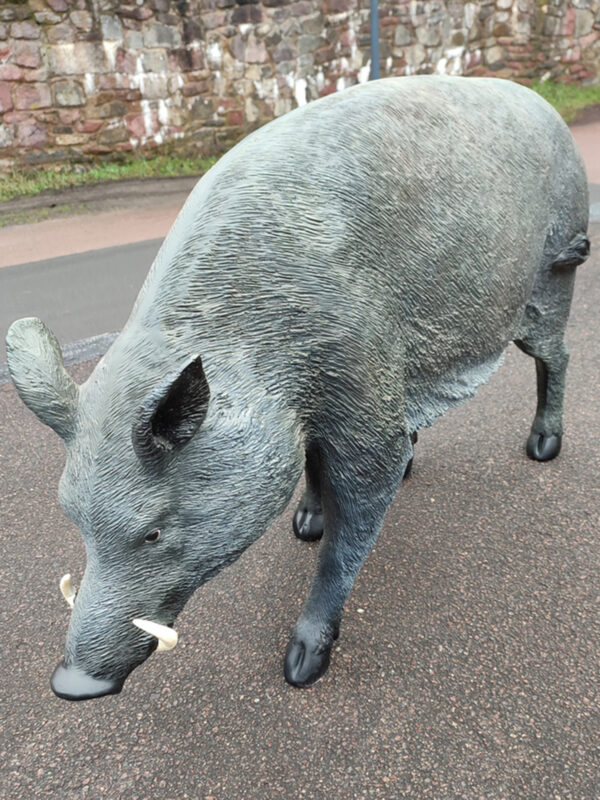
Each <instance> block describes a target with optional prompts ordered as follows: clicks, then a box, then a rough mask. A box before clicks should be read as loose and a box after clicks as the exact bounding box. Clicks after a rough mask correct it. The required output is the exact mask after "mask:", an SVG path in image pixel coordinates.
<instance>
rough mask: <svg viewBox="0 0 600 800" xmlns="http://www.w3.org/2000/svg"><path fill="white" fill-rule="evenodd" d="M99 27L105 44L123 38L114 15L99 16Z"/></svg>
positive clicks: (121, 29) (119, 24)
mask: <svg viewBox="0 0 600 800" xmlns="http://www.w3.org/2000/svg"><path fill="white" fill-rule="evenodd" d="M100 27H101V29H102V36H103V38H104V40H105V41H107V42H114V41H121V40H122V38H123V28H122V27H121V23H120V22H119V19H118V17H116V16H114V14H101V15H100Z"/></svg>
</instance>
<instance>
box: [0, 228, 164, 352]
mask: <svg viewBox="0 0 600 800" xmlns="http://www.w3.org/2000/svg"><path fill="white" fill-rule="evenodd" d="M160 242H161V240H159V239H155V240H153V241H149V242H141V243H138V244H129V245H125V246H124V247H109V248H105V249H103V250H94V251H90V252H87V253H78V254H77V255H72V256H64V257H62V258H53V259H50V260H47V261H36V262H34V263H32V264H21V265H19V266H15V267H5V268H3V269H0V331H1V332H2V335H1V337H0V363H1V362H4V361H6V346H5V343H4V335H5V333H6V330H7V329H8V327H9V325H10V324H11V322H14V320H15V319H19V318H20V317H32V316H36V317H41V318H42V319H43V320H44V322H46V324H47V325H49V326H50V327H51V328H52V330H53V331H54V332H55V333H56V335H57V337H58V339H59V341H60V342H61V343H71V342H76V341H78V340H81V339H87V338H88V337H92V336H97V335H99V334H104V333H107V332H111V331H117V330H119V329H120V328H122V327H123V324H124V323H125V321H126V320H127V317H128V316H129V312H130V311H131V307H132V305H133V301H134V300H135V298H136V296H137V294H138V292H139V290H140V287H141V285H142V283H143V282H144V278H145V277H146V274H147V272H148V270H149V268H150V265H151V263H152V261H153V259H154V256H155V255H156V253H157V251H158V248H159V247H160Z"/></svg>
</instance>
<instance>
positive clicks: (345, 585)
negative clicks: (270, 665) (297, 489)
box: [284, 436, 413, 686]
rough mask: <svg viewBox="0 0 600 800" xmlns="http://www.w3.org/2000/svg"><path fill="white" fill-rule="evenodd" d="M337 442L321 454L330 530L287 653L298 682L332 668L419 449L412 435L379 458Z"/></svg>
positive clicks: (290, 675) (289, 675) (291, 679)
mask: <svg viewBox="0 0 600 800" xmlns="http://www.w3.org/2000/svg"><path fill="white" fill-rule="evenodd" d="M337 444H338V443H336V448H335V449H334V448H330V449H329V448H327V449H326V448H323V450H321V453H320V473H319V475H320V485H321V499H322V504H323V512H324V521H325V531H324V536H323V541H322V543H321V547H320V551H319V562H318V567H317V573H316V575H315V579H314V582H313V585H312V588H311V591H310V594H309V596H308V598H307V600H306V602H305V604H304V608H303V610H302V613H301V615H300V619H299V620H298V622H297V624H296V627H295V628H294V632H293V634H292V637H291V640H290V643H289V645H288V648H287V651H286V655H285V662H284V674H285V679H286V680H287V682H288V683H291V684H292V685H294V686H310V685H311V684H313V683H315V682H316V681H318V680H319V678H321V677H322V675H323V674H324V673H325V671H326V670H327V667H328V666H329V659H330V653H331V648H332V646H333V643H334V641H335V640H336V639H337V637H338V633H339V626H340V620H341V616H342V612H343V608H344V604H345V602H346V598H347V597H348V594H349V593H350V590H351V589H352V585H353V584H354V580H355V578H356V576H357V575H358V572H359V570H360V568H361V566H362V565H363V562H364V560H365V559H366V557H367V555H368V554H369V551H370V550H371V547H372V546H373V544H374V542H375V540H376V538H377V535H378V533H379V531H380V529H381V526H382V524H383V519H384V516H385V512H386V510H387V507H388V505H389V503H390V502H391V500H392V498H393V496H394V493H395V492H396V489H397V488H398V486H399V484H400V482H401V480H402V476H403V474H404V472H405V469H406V466H407V465H408V462H409V461H410V459H411V457H412V452H413V446H412V441H411V439H410V436H404V437H401V439H400V441H398V440H396V441H395V442H394V446H393V448H391V449H390V450H392V451H393V452H390V450H387V451H385V455H383V453H381V452H380V457H379V458H377V456H376V455H375V454H374V452H373V451H366V452H365V451H363V450H362V449H359V448H356V449H352V450H351V451H350V450H348V451H346V453H347V455H346V456H344V454H343V453H344V450H343V449H340V448H339V447H338V446H337ZM384 465H385V466H384Z"/></svg>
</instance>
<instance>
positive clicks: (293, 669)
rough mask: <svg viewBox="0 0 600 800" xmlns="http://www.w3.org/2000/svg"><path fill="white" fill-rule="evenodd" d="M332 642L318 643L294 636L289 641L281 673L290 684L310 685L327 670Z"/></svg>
mask: <svg viewBox="0 0 600 800" xmlns="http://www.w3.org/2000/svg"><path fill="white" fill-rule="evenodd" d="M331 647H332V644H330V645H328V646H325V647H324V646H323V645H318V646H315V645H314V644H312V645H311V643H309V642H306V641H302V640H301V639H297V638H296V637H295V636H294V637H293V638H292V640H291V641H290V643H289V645H288V648H287V651H286V654H285V662H284V666H283V674H284V676H285V679H286V681H287V682H288V683H290V684H291V685H292V686H300V687H302V686H312V684H313V683H316V682H317V681H318V680H319V679H320V678H322V677H323V675H324V674H325V673H326V672H327V667H328V666H329V659H330V656H331Z"/></svg>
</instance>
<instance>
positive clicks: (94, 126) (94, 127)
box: [77, 119, 104, 133]
mask: <svg viewBox="0 0 600 800" xmlns="http://www.w3.org/2000/svg"><path fill="white" fill-rule="evenodd" d="M103 125H104V123H103V122H102V120H101V119H86V120H85V121H84V122H82V123H80V124H79V125H78V126H77V130H78V131H79V132H80V133H96V131H98V130H100V128H101V127H102V126H103Z"/></svg>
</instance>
